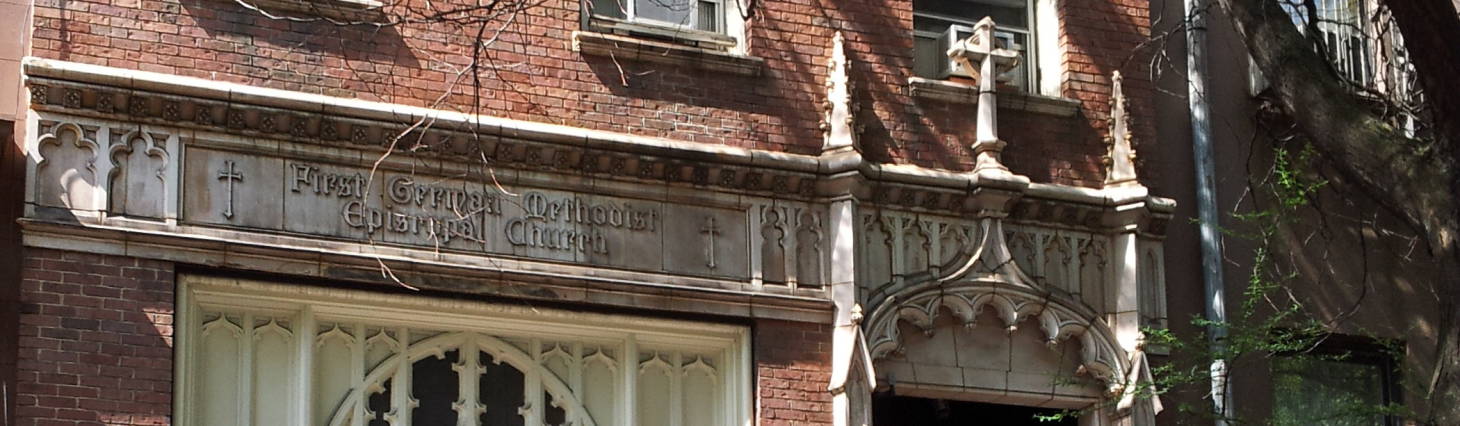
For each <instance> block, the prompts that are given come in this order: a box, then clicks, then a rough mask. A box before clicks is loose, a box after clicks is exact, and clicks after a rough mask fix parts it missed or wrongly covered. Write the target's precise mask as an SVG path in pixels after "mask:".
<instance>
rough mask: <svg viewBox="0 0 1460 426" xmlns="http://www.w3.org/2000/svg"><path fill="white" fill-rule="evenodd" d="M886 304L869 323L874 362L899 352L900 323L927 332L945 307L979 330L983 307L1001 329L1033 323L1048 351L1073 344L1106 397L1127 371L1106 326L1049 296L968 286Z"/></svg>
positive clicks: (918, 291)
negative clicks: (994, 315)
mask: <svg viewBox="0 0 1460 426" xmlns="http://www.w3.org/2000/svg"><path fill="white" fill-rule="evenodd" d="M888 301H889V302H891V303H884V304H883V305H882V306H880V307H878V309H876V310H875V311H873V313H872V315H871V317H870V318H869V320H868V322H867V341H868V343H867V346H868V348H869V349H870V352H871V355H872V359H874V360H875V359H881V358H883V357H886V356H887V355H888V354H890V353H892V352H894V351H896V350H898V349H899V348H901V346H902V342H901V336H900V334H901V332H900V331H899V330H898V323H900V322H906V323H909V324H911V325H913V326H916V327H918V328H920V329H923V330H927V331H930V332H931V331H932V330H933V323H934V321H936V320H937V319H938V316H939V315H940V314H941V312H942V310H943V308H947V309H948V311H949V312H951V313H952V314H953V315H954V316H955V317H957V318H958V319H959V320H960V321H962V322H963V324H964V325H965V326H967V327H975V326H978V325H979V324H977V322H976V319H977V318H978V315H979V314H980V313H981V312H983V310H984V309H985V308H986V307H992V308H993V309H994V310H995V311H996V313H997V314H998V317H999V319H1000V320H1001V321H1002V322H1003V324H1002V325H1003V326H1004V327H1008V328H1010V329H1013V328H1015V327H1018V325H1019V323H1021V322H1024V321H1025V320H1033V321H1035V323H1034V324H1035V325H1036V326H1037V327H1038V328H1039V330H1041V331H1043V333H1044V339H1045V344H1046V345H1049V346H1051V347H1053V346H1055V345H1059V344H1061V343H1064V342H1066V341H1069V340H1070V339H1077V340H1078V341H1079V342H1080V348H1081V350H1080V355H1081V362H1080V368H1081V369H1082V370H1083V371H1082V372H1083V373H1088V374H1090V375H1091V376H1093V377H1095V378H1097V379H1099V380H1100V381H1101V382H1103V383H1104V384H1105V387H1106V391H1107V392H1109V393H1112V394H1113V393H1117V392H1119V391H1120V387H1121V385H1122V380H1124V377H1125V376H1126V370H1127V369H1128V368H1129V366H1128V365H1127V363H1128V361H1127V358H1126V356H1125V354H1124V351H1123V350H1122V349H1120V346H1119V345H1117V344H1116V340H1115V335H1114V333H1112V332H1111V330H1110V329H1109V328H1108V327H1106V326H1105V324H1103V323H1102V322H1101V321H1099V320H1095V319H1093V318H1092V317H1093V316H1092V315H1088V314H1083V313H1081V312H1080V311H1079V310H1076V309H1072V308H1070V307H1069V304H1068V303H1065V302H1062V301H1059V300H1056V299H1054V298H1052V297H1051V296H1049V295H1041V294H1037V293H1034V292H1032V291H1029V290H1025V289H1018V288H1010V287H1000V286H995V285H990V284H988V283H979V282H968V283H958V284H954V285H949V286H946V287H924V288H921V289H913V291H910V292H907V293H904V294H897V295H893V296H891V297H889V298H888Z"/></svg>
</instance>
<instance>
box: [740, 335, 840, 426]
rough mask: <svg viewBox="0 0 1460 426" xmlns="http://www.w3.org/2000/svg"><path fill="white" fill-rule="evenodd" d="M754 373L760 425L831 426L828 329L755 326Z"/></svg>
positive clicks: (829, 339)
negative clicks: (828, 388)
mask: <svg viewBox="0 0 1460 426" xmlns="http://www.w3.org/2000/svg"><path fill="white" fill-rule="evenodd" d="M755 372H756V373H755V374H756V389H757V392H758V393H759V394H758V397H757V398H756V400H757V401H758V402H757V407H758V409H759V410H760V414H759V416H758V417H759V419H760V422H759V424H761V425H766V426H778V425H791V424H796V425H829V424H831V422H832V417H831V414H832V413H831V393H830V392H827V391H826V385H827V383H829V382H830V381H831V327H829V326H826V325H821V324H809V323H798V322H788V321H771V320H763V321H759V322H757V323H756V325H755Z"/></svg>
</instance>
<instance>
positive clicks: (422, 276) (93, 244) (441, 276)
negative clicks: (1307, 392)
mask: <svg viewBox="0 0 1460 426" xmlns="http://www.w3.org/2000/svg"><path fill="white" fill-rule="evenodd" d="M80 220H82V221H85V222H87V223H86V224H85V225H86V226H75V225H74V224H68V223H61V222H59V221H51V220H45V219H22V220H21V221H20V224H21V226H22V228H23V229H24V231H25V235H24V237H23V238H24V242H25V245H26V246H30V247H42V248H53V249H58V250H70V251H84V252H90V253H102V254H113V255H124V256H132V257H138V258H144V259H155V260H165V261H174V262H183V263H188V264H193V265H201V266H207V267H218V268H229V269H246V270H256V271H269V272H272V273H284V274H292V275H300V276H308V277H320V278H329V279H339V280H347V281H357V282H359V281H364V282H377V283H380V284H386V285H394V284H393V281H392V280H391V279H389V278H387V277H386V276H385V275H383V271H384V269H383V267H389V271H390V275H393V276H395V277H397V278H399V279H401V280H403V282H409V283H410V284H411V285H413V286H416V287H418V288H422V289H426V290H437V291H447V292H466V293H477V294H481V295H485V296H501V297H513V298H526V299H532V300H541V301H553V302H565V303H594V304H606V305H614V306H621V307H625V308H643V307H645V306H654V307H659V308H663V309H665V310H668V311H680V312H685V313H694V314H715V315H724V316H731V317H749V318H774V319H785V320H794V321H808V322H820V323H828V322H830V321H831V318H830V315H831V314H830V310H829V307H830V302H829V301H826V300H825V299H823V298H821V297H817V296H815V295H814V293H815V292H809V293H807V294H805V295H800V294H776V293H769V292H765V291H759V292H756V293H749V292H746V291H743V290H741V289H740V288H741V287H744V286H746V284H744V283H740V282H735V281H726V280H717V279H710V278H695V277H685V276H678V275H675V276H669V275H661V274H652V273H641V272H633V271H622V270H613V269H605V268H600V267H594V266H593V265H569V264H563V263H556V262H541V261H534V260H530V259H508V258H500V259H494V260H493V261H492V262H482V261H481V259H480V257H478V256H474V255H470V254H456V253H450V252H440V251H434V250H429V249H417V248H406V247H393V246H388V245H371V244H363V243H359V242H348V241H333V240H326V239H319V238H301V237H292V236H284V235H272V234H264V233H257V232H249V231H243V230H229V229H215V228H207V227H196V226H188V225H164V224H159V223H142V221H133V220H126V219H107V220H104V221H96V220H94V219H87V218H82V219H80ZM124 222H125V223H124ZM144 228H151V229H144ZM184 228H187V229H184ZM463 279H467V281H463ZM472 280H475V281H472ZM525 283H531V285H526V284H525Z"/></svg>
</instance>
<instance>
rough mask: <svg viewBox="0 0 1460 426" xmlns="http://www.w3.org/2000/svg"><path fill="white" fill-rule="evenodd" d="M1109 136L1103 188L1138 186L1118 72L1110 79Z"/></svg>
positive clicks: (1134, 154) (1128, 113)
mask: <svg viewBox="0 0 1460 426" xmlns="http://www.w3.org/2000/svg"><path fill="white" fill-rule="evenodd" d="M1110 83H1111V85H1112V88H1111V94H1110V136H1107V137H1106V140H1105V143H1106V154H1105V186H1120V185H1139V184H1140V182H1139V181H1137V180H1136V165H1135V161H1136V151H1135V148H1133V147H1131V141H1130V112H1129V111H1127V110H1126V109H1127V108H1128V106H1127V105H1126V104H1127V102H1126V98H1125V92H1124V91H1123V90H1122V89H1121V86H1120V84H1121V77H1120V71H1116V72H1115V74H1114V75H1112V76H1111V77H1110Z"/></svg>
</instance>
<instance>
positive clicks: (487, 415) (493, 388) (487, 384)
mask: <svg viewBox="0 0 1460 426" xmlns="http://www.w3.org/2000/svg"><path fill="white" fill-rule="evenodd" d="M479 359H480V360H481V362H482V375H481V376H480V377H478V378H477V384H478V386H479V387H478V388H477V389H478V390H477V394H478V395H479V396H480V397H481V401H480V402H481V404H482V407H485V408H486V409H487V411H486V412H484V413H482V416H481V424H483V425H490V426H521V425H522V422H523V419H522V416H521V415H519V414H517V409H518V408H520V407H522V405H523V403H524V402H525V400H524V399H523V397H524V395H523V384H522V381H523V377H522V372H521V371H517V369H516V368H514V367H512V365H511V364H508V363H505V362H503V363H500V364H498V363H495V362H492V361H493V358H492V356H491V355H489V354H487V353H486V352H482V353H481V356H480V358H479Z"/></svg>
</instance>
